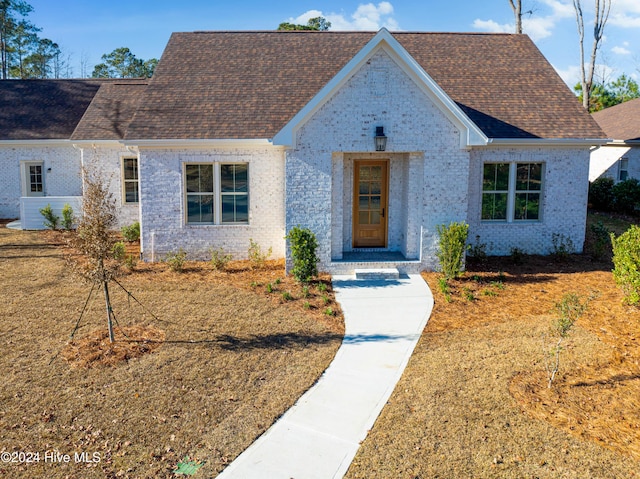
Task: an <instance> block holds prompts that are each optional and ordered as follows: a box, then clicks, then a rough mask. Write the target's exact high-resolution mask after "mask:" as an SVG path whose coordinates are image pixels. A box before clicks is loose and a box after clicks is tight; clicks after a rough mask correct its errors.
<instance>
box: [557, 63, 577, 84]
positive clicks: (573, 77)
mask: <svg viewBox="0 0 640 479" xmlns="http://www.w3.org/2000/svg"><path fill="white" fill-rule="evenodd" d="M554 68H555V69H556V72H558V75H560V78H562V79H563V80H564V82H565V83H566V84H567V85H569V88H571V89H573V86H574V85H575V84H576V83H578V82H579V81H580V67H579V66H578V65H575V66H569V67H567V68H566V69H564V70H563V69H561V68H558V67H556V66H554Z"/></svg>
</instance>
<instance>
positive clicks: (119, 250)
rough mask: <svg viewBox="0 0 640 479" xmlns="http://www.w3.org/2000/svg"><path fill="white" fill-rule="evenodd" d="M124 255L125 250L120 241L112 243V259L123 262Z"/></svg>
mask: <svg viewBox="0 0 640 479" xmlns="http://www.w3.org/2000/svg"><path fill="white" fill-rule="evenodd" d="M125 254H126V248H125V246H124V243H123V242H122V241H118V242H117V243H114V245H113V258H114V259H117V260H118V261H122V260H124V257H125Z"/></svg>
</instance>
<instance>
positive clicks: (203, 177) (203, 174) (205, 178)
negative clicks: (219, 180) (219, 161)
mask: <svg viewBox="0 0 640 479" xmlns="http://www.w3.org/2000/svg"><path fill="white" fill-rule="evenodd" d="M199 166H200V192H201V193H205V192H206V193H213V165H199Z"/></svg>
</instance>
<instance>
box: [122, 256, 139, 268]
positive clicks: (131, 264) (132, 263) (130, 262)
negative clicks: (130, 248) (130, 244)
mask: <svg viewBox="0 0 640 479" xmlns="http://www.w3.org/2000/svg"><path fill="white" fill-rule="evenodd" d="M137 264H138V260H137V259H136V257H135V256H134V255H132V254H128V255H126V256H125V257H124V265H125V266H126V267H127V269H128V270H129V271H132V270H133V269H134V268H135V267H136V265H137Z"/></svg>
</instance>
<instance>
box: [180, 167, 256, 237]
mask: <svg viewBox="0 0 640 479" xmlns="http://www.w3.org/2000/svg"><path fill="white" fill-rule="evenodd" d="M188 165H213V201H214V205H213V223H189V206H188V205H189V203H188V200H187V194H188V193H187V166H188ZM221 165H246V166H247V182H248V184H247V193H246V194H247V213H248V218H247V222H246V223H223V222H222V180H221V174H220V166H221ZM250 169H251V168H250V167H249V163H248V162H246V161H185V162H183V163H182V202H183V208H182V209H183V211H184V214H183V215H182V217H183V225H184V226H188V227H194V228H197V227H203V226H204V227H207V226H248V225H250V224H251V183H250V182H251V179H250V175H251V173H250V171H249V170H250Z"/></svg>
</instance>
